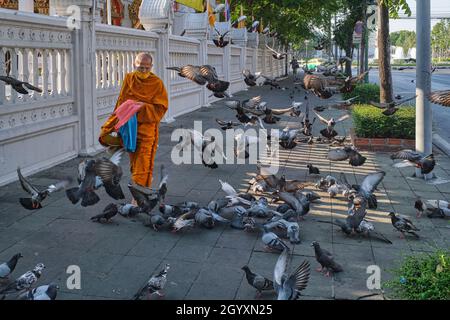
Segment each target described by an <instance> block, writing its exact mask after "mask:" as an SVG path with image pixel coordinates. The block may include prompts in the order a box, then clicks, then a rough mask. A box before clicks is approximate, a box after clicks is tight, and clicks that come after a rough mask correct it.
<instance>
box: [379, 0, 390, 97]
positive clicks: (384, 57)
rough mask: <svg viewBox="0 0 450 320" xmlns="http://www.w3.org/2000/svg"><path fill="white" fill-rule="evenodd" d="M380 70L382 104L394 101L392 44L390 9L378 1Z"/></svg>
mask: <svg viewBox="0 0 450 320" xmlns="http://www.w3.org/2000/svg"><path fill="white" fill-rule="evenodd" d="M378 69H379V72H380V102H383V103H390V102H392V101H393V93H392V74H391V44H390V39H389V8H388V7H387V6H386V4H380V0H378Z"/></svg>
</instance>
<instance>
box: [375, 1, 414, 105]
mask: <svg viewBox="0 0 450 320" xmlns="http://www.w3.org/2000/svg"><path fill="white" fill-rule="evenodd" d="M377 5H378V57H379V59H378V69H379V73H380V102H383V103H390V102H392V101H393V100H394V97H393V91H392V74H391V44H390V38H389V16H391V17H393V18H396V17H398V13H399V11H401V10H403V11H404V12H405V13H406V14H407V15H409V16H410V15H411V10H410V8H409V6H408V3H407V2H406V0H377Z"/></svg>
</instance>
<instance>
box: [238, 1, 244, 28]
mask: <svg viewBox="0 0 450 320" xmlns="http://www.w3.org/2000/svg"><path fill="white" fill-rule="evenodd" d="M243 15H244V8H243V7H242V4H241V17H242V16H243ZM238 28H239V29H241V28H245V20H242V21H241V22H239V23H238Z"/></svg>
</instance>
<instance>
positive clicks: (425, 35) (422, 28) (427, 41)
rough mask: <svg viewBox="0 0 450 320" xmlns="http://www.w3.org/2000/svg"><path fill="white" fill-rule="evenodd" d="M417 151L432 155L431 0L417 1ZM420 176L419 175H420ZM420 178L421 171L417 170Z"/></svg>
mask: <svg viewBox="0 0 450 320" xmlns="http://www.w3.org/2000/svg"><path fill="white" fill-rule="evenodd" d="M416 12H417V17H416V31H417V46H416V48H417V49H416V50H417V67H416V94H417V98H416V150H417V151H419V152H423V153H426V154H430V153H432V146H433V144H432V119H433V115H432V109H431V105H430V102H429V101H428V99H427V95H428V94H429V93H430V90H431V35H430V30H431V19H430V18H431V16H430V0H420V1H416ZM418 174H419V175H418ZM416 175H418V176H420V170H418V171H417V170H416Z"/></svg>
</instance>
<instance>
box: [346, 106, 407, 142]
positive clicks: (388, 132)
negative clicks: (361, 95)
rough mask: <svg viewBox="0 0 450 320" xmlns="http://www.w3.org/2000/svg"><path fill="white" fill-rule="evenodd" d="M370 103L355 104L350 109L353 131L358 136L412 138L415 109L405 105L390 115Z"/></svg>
mask: <svg viewBox="0 0 450 320" xmlns="http://www.w3.org/2000/svg"><path fill="white" fill-rule="evenodd" d="M382 112H383V110H382V109H379V108H376V107H374V106H371V105H355V106H354V108H353V111H352V117H353V125H354V127H355V133H356V135H357V136H358V137H360V138H398V139H414V135H415V125H416V120H415V116H416V111H415V108H414V107H411V106H406V107H400V109H399V110H398V111H397V112H396V113H395V114H394V115H392V116H385V115H384V114H382Z"/></svg>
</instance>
